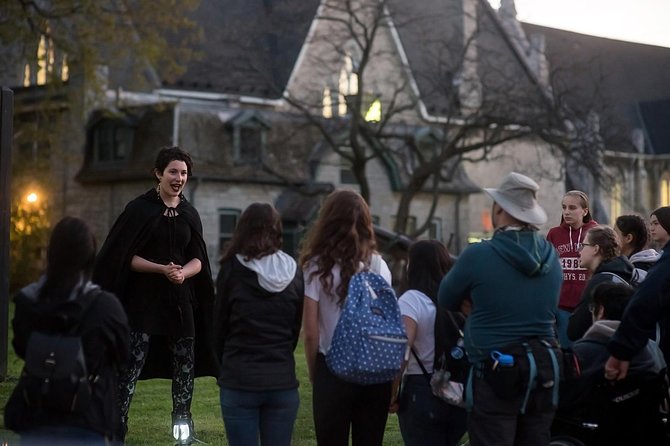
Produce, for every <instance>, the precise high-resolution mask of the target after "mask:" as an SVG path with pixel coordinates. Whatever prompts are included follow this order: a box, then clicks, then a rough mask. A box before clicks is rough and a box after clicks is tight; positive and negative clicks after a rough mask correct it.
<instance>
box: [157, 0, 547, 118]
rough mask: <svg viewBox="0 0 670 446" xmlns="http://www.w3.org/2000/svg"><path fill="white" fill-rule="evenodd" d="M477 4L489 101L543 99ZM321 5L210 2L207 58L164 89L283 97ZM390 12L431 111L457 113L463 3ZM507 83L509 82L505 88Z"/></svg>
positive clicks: (203, 52) (400, 1)
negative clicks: (454, 110) (512, 97)
mask: <svg viewBox="0 0 670 446" xmlns="http://www.w3.org/2000/svg"><path fill="white" fill-rule="evenodd" d="M472 2H473V3H472V4H473V5H474V6H475V7H476V8H477V15H478V17H479V28H480V34H479V37H478V39H479V40H478V60H477V67H478V74H479V76H480V78H481V80H482V83H483V84H484V85H483V87H484V91H483V96H484V101H485V102H486V101H488V102H489V103H494V102H499V103H501V105H502V103H503V102H504V101H500V94H499V93H496V91H498V92H499V91H500V90H501V89H502V90H504V91H505V98H507V99H509V98H510V96H509V94H510V92H511V93H512V94H515V95H521V96H522V97H524V98H526V99H527V98H528V97H531V96H532V97H533V98H534V100H535V99H537V100H542V98H541V89H540V87H539V86H538V84H537V81H536V79H535V78H534V77H533V74H532V73H531V72H530V70H529V69H528V67H527V66H525V64H524V59H523V57H521V56H520V55H519V54H517V53H516V51H515V49H514V48H513V45H512V44H511V42H510V39H509V38H508V37H507V36H506V35H505V33H504V31H503V29H502V27H500V25H499V24H498V23H497V20H496V18H495V14H494V13H493V12H492V11H493V10H492V9H491V8H490V6H489V5H488V3H486V0H472ZM319 3H320V2H319V1H318V0H281V1H280V0H202V1H201V4H200V7H199V9H198V10H197V11H196V12H195V13H194V19H195V20H196V21H197V22H198V23H199V25H200V26H201V27H202V30H203V41H202V44H201V46H200V47H199V48H197V49H196V51H197V52H198V53H199V54H200V58H199V59H198V60H193V61H191V62H189V64H188V68H187V71H186V73H185V74H184V75H183V76H182V77H181V78H180V79H178V80H177V81H176V82H173V83H164V87H166V88H170V89H183V90H190V91H202V92H211V93H224V94H234V95H242V96H251V97H258V98H263V99H275V98H279V97H281V95H282V93H283V91H284V89H285V88H286V85H287V83H288V81H289V77H290V75H291V73H292V71H293V70H294V68H295V64H296V63H297V61H298V55H299V53H300V50H301V48H302V46H303V44H304V43H305V41H306V39H307V37H308V32H309V28H310V25H311V24H312V21H313V20H314V18H315V17H316V14H317V10H318V7H319ZM388 8H389V12H390V14H391V17H392V20H393V26H394V28H395V30H396V31H397V35H398V36H399V39H400V42H399V44H400V46H401V47H402V50H404V52H405V54H406V56H407V59H408V63H409V68H410V70H411V73H412V76H414V78H415V80H416V82H417V85H418V89H419V94H420V96H421V99H422V101H424V104H425V105H426V109H427V110H428V112H429V114H431V115H435V116H443V115H445V114H448V113H450V110H449V109H450V107H451V108H453V105H450V104H454V100H453V95H454V93H455V92H456V89H455V86H456V85H457V84H458V83H459V82H460V80H461V78H460V76H461V69H460V68H461V64H462V59H463V56H462V53H463V47H464V38H463V1H462V0H422V1H421V2H413V1H407V0H388ZM512 81H513V82H512ZM502 84H506V85H503V87H502V88H501V85H502ZM450 97H452V99H451V100H450V99H449V98H450ZM538 98H539V99H538ZM510 102H511V101H510ZM502 114H503V115H504V112H503V113H502Z"/></svg>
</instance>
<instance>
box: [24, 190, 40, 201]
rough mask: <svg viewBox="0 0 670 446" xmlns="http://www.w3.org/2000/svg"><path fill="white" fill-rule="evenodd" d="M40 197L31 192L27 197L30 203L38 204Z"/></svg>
mask: <svg viewBox="0 0 670 446" xmlns="http://www.w3.org/2000/svg"><path fill="white" fill-rule="evenodd" d="M37 199H38V196H37V194H36V193H35V192H30V193H29V194H28V195H26V201H27V202H28V203H37Z"/></svg>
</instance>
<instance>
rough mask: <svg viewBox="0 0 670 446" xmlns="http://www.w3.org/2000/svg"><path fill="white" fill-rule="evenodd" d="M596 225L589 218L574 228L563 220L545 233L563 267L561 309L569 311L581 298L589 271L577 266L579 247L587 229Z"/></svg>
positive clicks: (559, 302) (559, 303)
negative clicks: (586, 221)
mask: <svg viewBox="0 0 670 446" xmlns="http://www.w3.org/2000/svg"><path fill="white" fill-rule="evenodd" d="M597 225H598V223H597V222H596V221H595V220H591V221H590V222H588V223H584V225H583V226H582V227H581V228H579V229H574V228H573V227H572V226H570V225H569V224H567V223H565V222H563V223H561V224H560V226H556V227H553V228H551V229H550V230H549V233H548V234H547V240H549V242H551V244H552V245H554V247H555V248H556V251H558V256H559V258H560V259H561V267H562V268H563V286H561V297H560V299H559V301H558V308H560V309H561V310H566V311H570V312H571V311H572V310H574V309H575V307H576V306H577V305H578V304H579V301H580V300H581V297H582V291H584V287H585V286H586V282H587V281H588V278H589V272H588V270H587V269H586V268H581V267H580V266H579V247H580V246H581V244H582V242H583V241H584V237H586V233H587V232H588V231H589V229H591V228H592V227H594V226H597Z"/></svg>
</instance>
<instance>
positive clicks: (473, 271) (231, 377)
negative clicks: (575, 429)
mask: <svg viewBox="0 0 670 446" xmlns="http://www.w3.org/2000/svg"><path fill="white" fill-rule="evenodd" d="M192 169H193V162H192V160H191V157H190V156H189V154H188V153H187V152H185V151H183V150H182V149H180V148H178V147H165V148H162V149H160V150H159V152H158V154H157V157H156V162H155V165H154V167H153V171H152V172H153V176H154V177H155V179H156V183H157V185H156V187H155V188H152V189H150V190H149V191H147V192H145V193H144V194H142V195H140V196H138V197H137V198H135V199H134V200H132V201H130V202H129V203H128V204H127V205H126V207H125V209H124V211H123V212H122V213H121V214H120V215H119V216H118V218H117V219H116V222H115V223H114V225H113V226H112V228H111V230H110V232H109V234H108V236H107V238H106V240H105V242H104V244H103V245H102V247H101V249H100V251H99V252H97V246H96V241H95V238H94V236H93V234H92V231H91V229H90V228H89V227H88V225H87V224H86V223H85V222H84V221H82V220H80V219H78V218H72V217H66V218H64V219H62V220H61V221H60V222H59V223H58V224H57V225H56V226H55V227H54V229H53V231H52V234H51V238H50V241H49V245H48V248H47V265H46V272H45V274H44V276H43V277H41V278H40V279H39V280H38V281H37V282H35V283H33V284H30V285H29V286H27V287H26V288H24V289H22V290H21V291H20V292H19V293H18V294H17V296H16V298H15V302H16V311H15V316H14V320H13V322H12V323H13V329H14V338H13V345H14V349H15V350H16V352H17V354H18V356H19V357H21V358H25V360H26V368H25V369H24V373H23V374H22V378H21V379H20V380H19V383H18V385H17V387H16V389H15V391H14V392H13V393H12V395H11V396H10V399H9V400H8V403H7V406H6V408H5V425H6V426H7V427H8V428H10V429H12V430H15V431H17V432H19V433H20V434H21V437H22V444H29V445H30V444H35V445H37V444H42V442H45V441H48V442H49V443H51V444H100V445H103V444H123V443H124V441H125V437H126V434H127V431H128V413H129V407H130V404H131V401H132V398H133V395H134V393H135V388H136V383H137V381H138V380H139V379H147V378H156V377H160V378H168V379H171V381H172V435H173V437H174V439H175V441H176V442H177V443H178V444H192V443H193V442H194V441H196V428H195V425H194V422H193V419H192V416H191V402H192V399H193V387H194V378H195V377H197V376H212V377H215V378H216V379H217V383H218V385H219V388H220V408H221V414H222V418H223V424H224V428H225V432H226V437H227V440H228V443H229V444H230V445H231V446H247V445H249V446H251V445H258V444H261V445H265V446H269V445H272V446H282V445H285V446H289V445H290V444H291V441H292V434H293V426H294V423H295V420H296V417H297V413H298V407H299V403H300V398H299V393H298V386H299V382H298V378H297V377H296V364H295V356H294V351H295V349H296V346H297V344H298V342H299V340H300V338H302V340H303V342H304V351H305V359H306V363H307V370H308V378H309V384H310V385H311V388H312V414H313V419H314V430H315V436H316V443H317V444H318V445H320V446H330V445H333V446H347V445H349V444H350V442H351V444H352V445H353V446H375V445H383V444H384V433H385V429H386V425H387V422H388V416H389V413H397V416H398V421H399V427H400V431H401V434H402V438H403V441H404V443H405V444H406V445H422V446H431V445H442V446H444V445H457V444H459V441H460V440H461V438H462V437H463V435H464V434H465V433H466V432H467V435H468V441H469V443H470V444H471V445H473V446H483V445H496V446H501V445H502V446H505V445H510V446H511V445H529V446H537V445H548V444H549V441H550V436H551V433H552V424H553V423H554V420H555V418H556V417H557V414H560V413H561V411H566V410H567V411H569V412H573V413H578V412H579V410H578V408H582V409H583V408H584V406H586V405H588V404H591V403H592V401H593V400H594V398H592V397H591V395H593V393H592V392H594V391H595V390H594V389H597V388H598V387H599V385H600V383H602V382H611V383H615V382H617V381H622V380H623V381H625V380H631V379H633V378H634V377H639V376H654V377H656V376H663V375H664V374H665V373H666V371H667V367H666V364H667V363H668V361H670V333H669V331H670V288H669V283H670V265H668V263H669V262H670V252H668V251H670V243H669V242H670V207H661V208H658V209H656V210H655V211H653V212H652V214H651V215H650V218H649V222H648V223H647V221H645V219H644V218H643V217H641V216H639V215H621V216H618V217H617V218H616V222H615V225H614V226H613V227H609V226H606V225H600V224H598V223H597V222H596V221H595V220H594V219H593V217H592V215H591V212H590V208H589V199H588V196H587V195H586V194H585V193H584V192H581V191H569V192H567V193H566V194H565V196H564V197H563V199H562V202H561V207H562V213H561V221H560V224H559V226H556V227H553V228H551V229H550V230H549V231H548V233H547V235H546V237H544V236H543V235H542V234H541V233H540V228H541V226H543V225H545V224H546V223H547V214H546V212H545V210H544V209H543V208H542V206H540V204H539V203H538V201H537V192H538V191H539V186H538V184H537V183H536V182H535V181H533V180H532V179H531V178H529V177H527V176H525V175H522V174H519V173H515V172H512V173H510V174H509V175H507V176H506V177H505V178H504V180H503V181H502V183H501V184H500V186H499V187H498V188H487V189H484V190H483V191H484V192H485V193H486V194H487V195H488V196H489V197H490V198H491V200H492V210H491V216H492V223H493V228H494V234H493V236H492V238H491V239H490V240H486V241H483V242H481V243H475V244H472V245H471V246H469V247H467V248H466V249H465V250H464V251H463V252H462V253H461V255H460V257H458V259H457V260H455V257H454V256H452V255H451V254H450V253H449V251H448V249H447V248H446V247H445V246H444V245H443V244H442V243H441V242H439V241H436V240H420V241H416V242H414V243H413V244H412V245H411V246H410V248H409V251H408V259H407V270H406V281H405V282H404V283H405V285H404V286H402V290H401V292H399V293H398V295H399V299H398V301H397V306H398V309H399V314H400V315H401V322H402V326H403V327H404V330H405V333H406V335H407V354H406V355H405V360H404V361H403V362H402V364H400V365H399V372H398V374H397V376H396V378H395V379H393V380H389V381H388V382H382V383H376V384H360V383H354V382H350V381H348V380H346V379H344V378H342V377H341V376H338V375H337V374H336V373H334V372H333V371H332V370H331V368H330V366H329V364H328V362H327V359H326V356H327V354H328V352H329V349H330V346H331V342H332V340H333V336H334V333H335V331H336V327H337V325H338V321H339V320H340V316H341V314H342V311H343V306H344V303H345V301H346V300H347V296H348V290H349V285H350V283H351V282H352V280H353V278H354V276H356V275H357V273H359V272H361V271H370V272H373V273H375V274H377V275H379V276H380V277H382V278H383V279H384V280H385V281H386V282H387V283H388V284H391V283H392V281H391V272H390V270H389V267H388V265H387V264H386V262H385V260H384V259H383V258H382V256H381V254H380V252H379V251H378V247H377V244H376V240H375V234H374V229H373V225H372V216H371V214H370V209H369V208H368V205H367V204H366V202H365V200H363V198H362V197H361V196H360V195H359V194H358V193H356V192H353V191H347V190H336V191H334V192H332V193H331V194H330V195H329V196H327V197H326V199H325V200H324V202H323V204H322V206H321V209H320V211H319V214H318V216H317V218H316V220H315V221H314V222H313V224H312V225H311V226H310V228H309V229H308V231H307V234H306V236H305V238H304V240H303V243H302V246H301V250H300V257H299V258H298V259H294V258H293V257H291V256H290V255H289V254H287V253H285V252H284V251H282V222H281V216H280V215H279V213H278V212H277V210H276V209H275V208H274V207H273V206H272V205H270V204H267V203H253V204H251V205H250V206H249V207H248V208H247V209H246V210H244V212H243V213H242V215H241V217H240V220H239V223H238V225H237V228H236V229H235V232H234V234H233V236H232V239H231V240H230V242H229V243H228V244H227V245H226V247H225V249H224V251H223V254H222V257H221V259H220V268H219V273H218V276H217V277H216V282H214V281H213V280H212V279H213V278H212V273H211V269H210V265H209V260H208V255H207V249H206V246H205V242H204V240H203V228H202V224H201V221H200V217H199V214H198V211H197V210H196V209H195V208H194V207H193V206H192V205H191V204H190V203H189V202H188V201H187V200H186V198H185V197H184V193H183V192H184V188H185V186H186V184H187V180H188V178H189V176H190V175H191V174H192ZM652 244H653V245H654V247H655V248H656V249H653V247H652V246H651V245H652ZM657 249H658V250H657ZM96 252H97V254H96ZM91 296H93V297H91ZM445 315H448V316H449V317H450V318H451V320H453V318H454V316H458V317H461V318H463V317H464V318H465V326H464V328H463V332H462V338H463V341H464V343H463V345H461V344H459V345H450V343H451V342H452V341H451V340H449V339H446V338H444V337H443V335H442V330H441V329H440V324H441V322H440V320H441V318H443V317H445ZM63 321H70V322H73V323H72V324H71V325H72V327H74V328H71V329H70V328H69V329H68V330H69V331H68V332H67V336H71V337H72V336H76V337H77V339H80V340H81V345H82V346H83V352H84V361H85V364H86V368H87V370H88V371H87V376H86V377H85V378H84V379H85V381H86V383H85V384H87V385H89V386H90V388H91V389H93V390H92V393H91V395H92V396H91V398H90V403H88V405H87V406H86V410H83V411H75V410H72V411H60V412H58V413H55V412H50V411H49V409H48V408H47V407H46V406H42V405H39V404H38V405H37V406H38V407H35V406H34V401H31V400H30V399H29V398H27V397H23V396H24V395H27V393H26V392H27V390H26V389H27V386H29V385H30V384H29V382H28V380H27V378H25V379H24V375H29V374H30V373H31V370H28V364H29V362H32V361H34V359H30V358H29V357H31V355H32V357H34V353H32V352H31V351H30V349H31V348H32V347H31V345H33V344H34V343H35V342H34V338H35V336H34V335H36V334H37V333H38V332H39V333H42V332H53V331H57V329H58V328H59V327H61V326H63V324H64V322H63ZM452 348H454V349H455V353H454V350H451V353H452V354H456V353H458V354H461V353H459V352H461V350H459V349H461V348H462V349H463V350H464V353H465V354H467V359H468V361H469V364H470V366H469V368H468V371H467V378H466V379H465V380H463V381H464V382H463V383H462V386H461V388H462V389H463V400H464V406H465V407H462V406H457V405H453V404H449V403H448V402H445V401H444V400H443V399H441V398H439V397H438V395H437V394H436V392H435V386H434V383H433V380H432V375H433V374H434V372H435V371H436V370H437V367H438V357H440V356H442V355H444V354H445V351H446V353H447V354H449V352H450V349H452ZM53 355H54V354H52V356H53ZM566 358H568V359H566ZM59 359H60V358H57V357H53V358H52V361H51V362H53V363H54V364H57V363H58V361H59ZM47 362H48V361H47ZM575 364H577V365H578V366H577V367H576V368H577V372H575V370H573V368H572V366H574V365H575ZM52 365H53V364H52ZM579 365H581V366H579ZM54 367H55V366H54ZM54 370H55V369H54ZM47 381H48V380H47ZM73 407H74V405H73ZM58 441H60V442H61V443H58Z"/></svg>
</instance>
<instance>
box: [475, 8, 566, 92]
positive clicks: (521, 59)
mask: <svg viewBox="0 0 670 446" xmlns="http://www.w3.org/2000/svg"><path fill="white" fill-rule="evenodd" d="M479 4H480V5H482V7H483V8H484V10H485V11H486V14H488V15H489V17H491V20H493V22H494V23H495V25H496V27H497V28H498V31H500V34H502V38H503V40H504V41H505V43H506V44H507V46H508V47H509V48H510V50H512V53H514V56H515V57H516V59H517V61H518V62H519V63H520V64H521V66H522V67H523V70H524V71H525V72H526V75H527V76H528V77H529V78H530V79H531V81H532V82H533V83H534V84H535V85H536V86H537V87H538V89H539V90H540V91H541V92H542V96H544V98H545V100H547V101H548V102H549V103H550V104H552V105H553V103H554V99H553V96H552V95H551V93H549V91H547V88H545V87H544V86H543V85H542V82H540V80H539V79H538V78H537V76H536V75H535V73H534V71H533V70H532V69H531V67H530V66H528V61H527V59H526V58H525V57H524V56H523V55H522V52H521V51H520V49H519V48H518V45H517V44H516V43H515V42H514V39H512V37H511V36H510V35H509V34H507V31H506V30H505V27H504V26H503V25H502V23H500V18H499V17H498V14H496V12H495V10H494V9H493V6H491V4H490V3H489V2H488V0H479ZM514 19H515V20H516V21H517V22H518V23H519V25H521V22H520V21H519V20H518V19H517V18H516V17H515V18H514ZM522 31H523V29H522ZM524 34H525V31H524Z"/></svg>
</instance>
